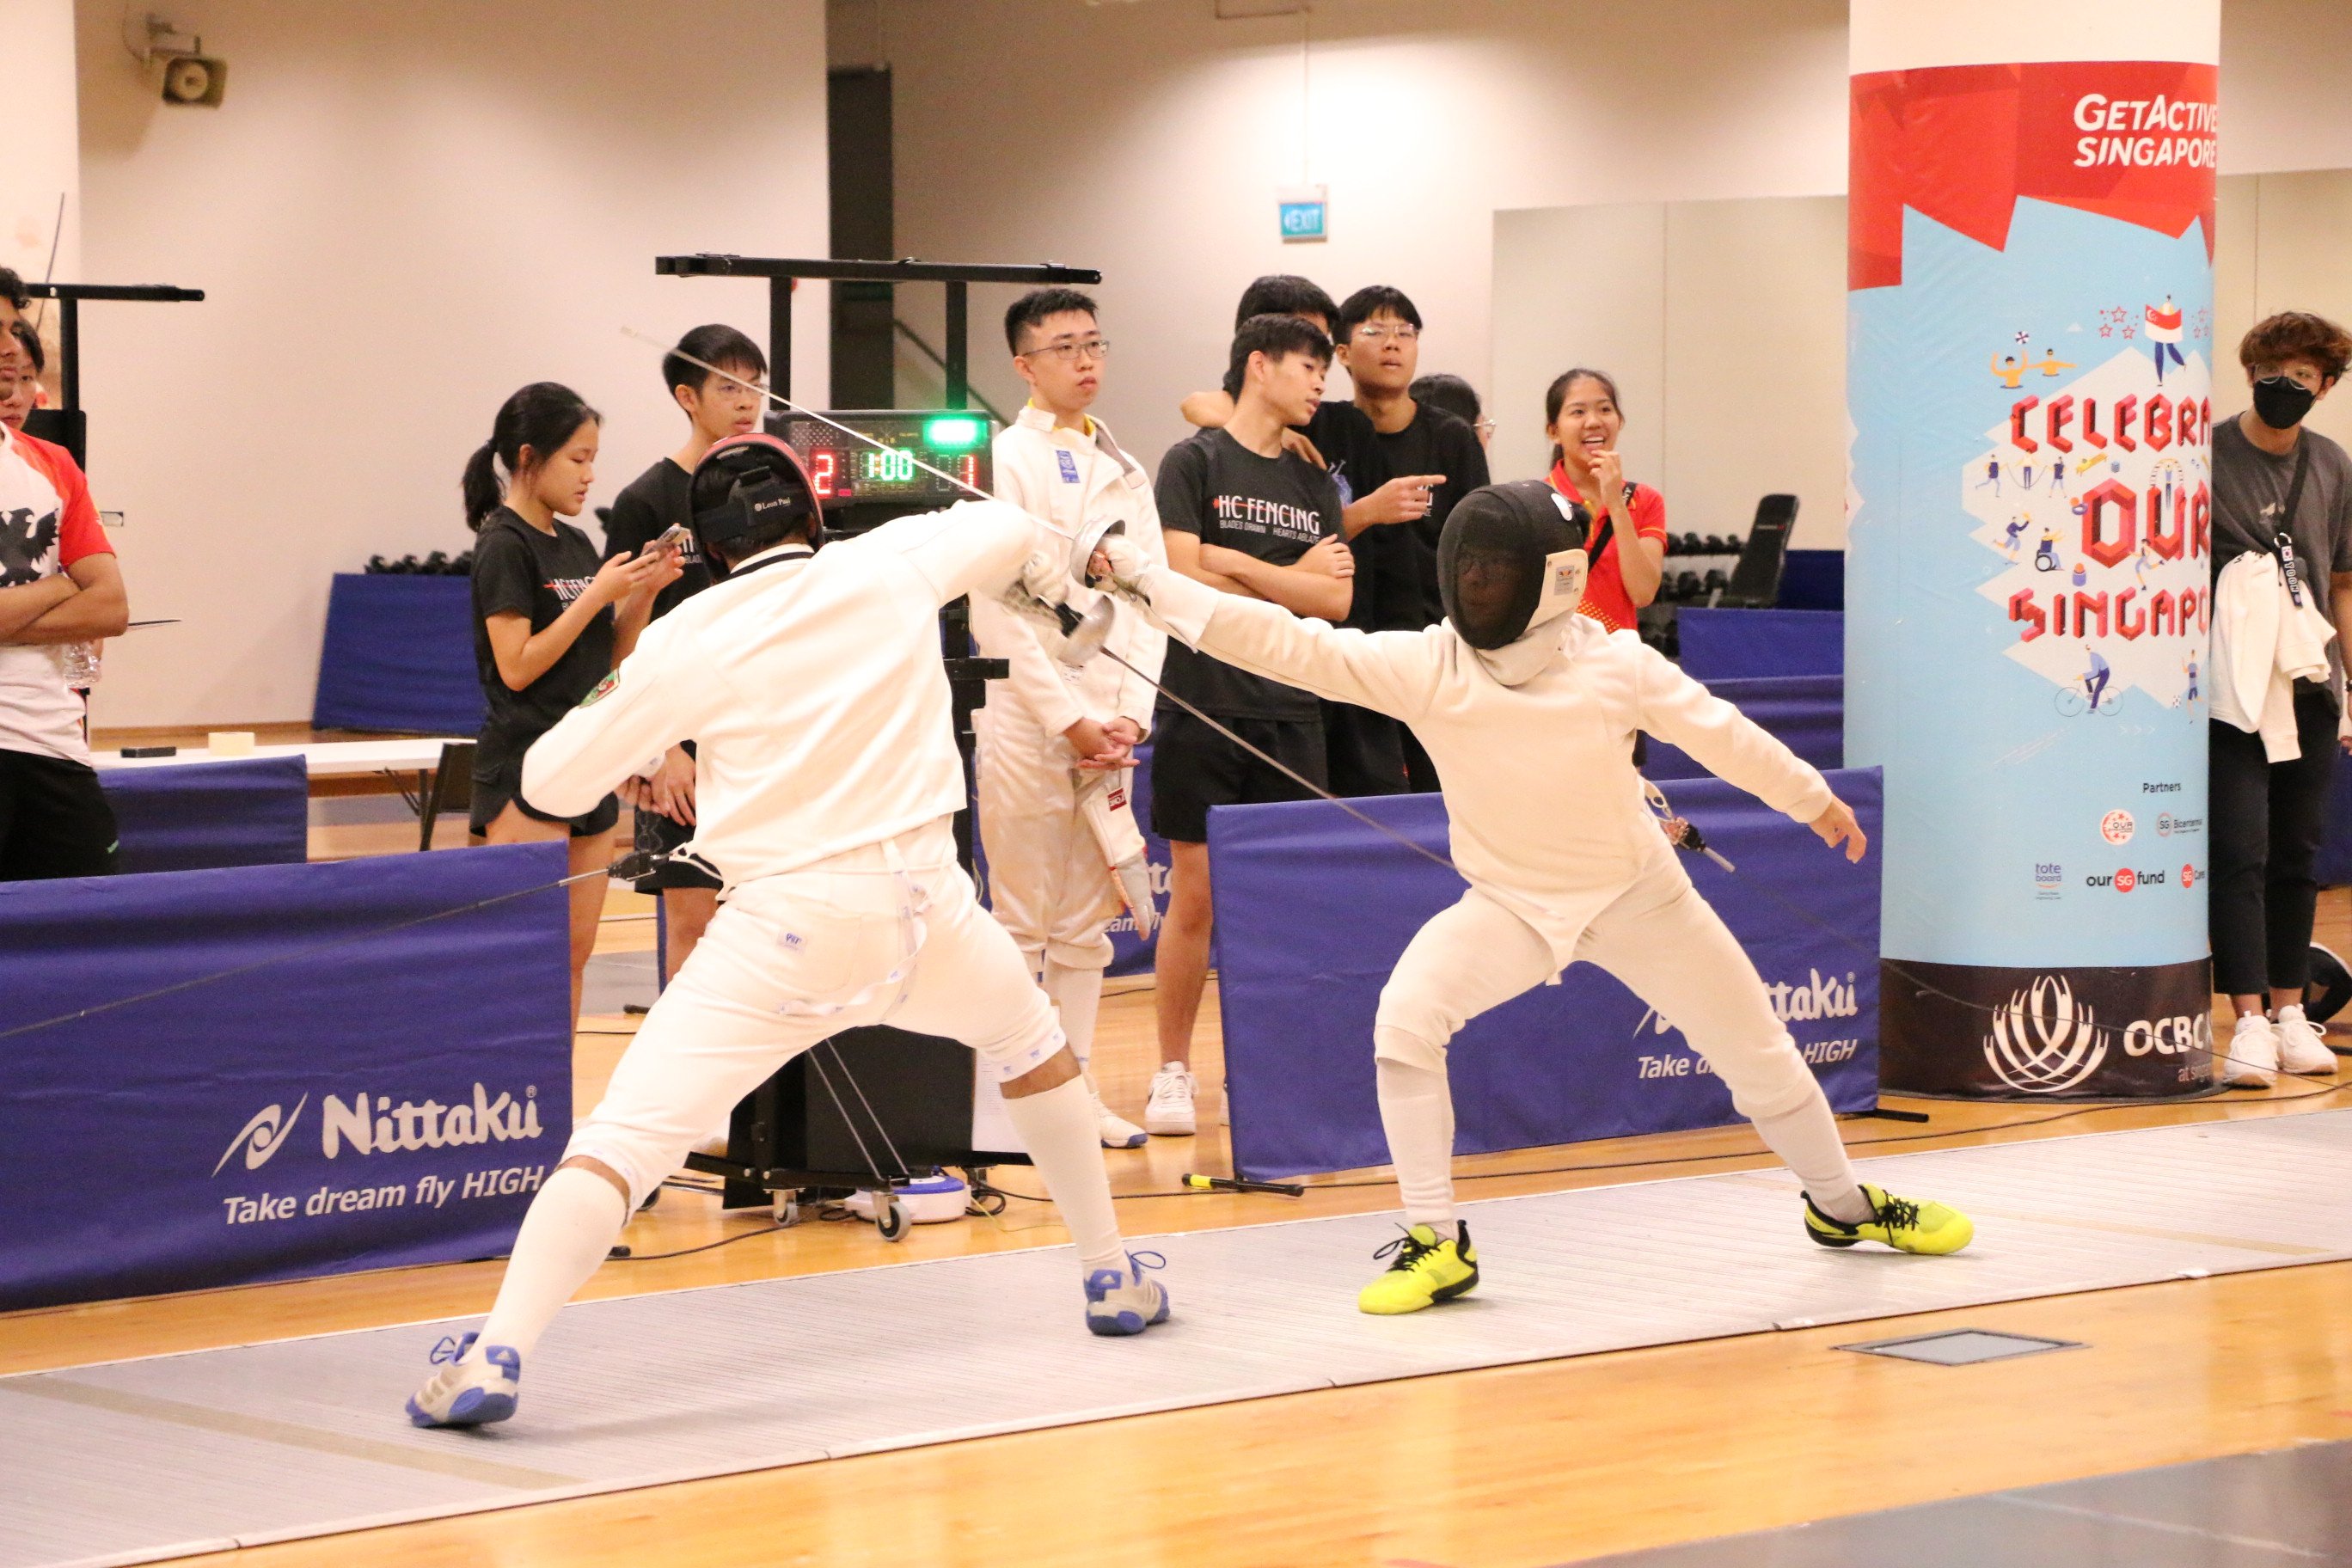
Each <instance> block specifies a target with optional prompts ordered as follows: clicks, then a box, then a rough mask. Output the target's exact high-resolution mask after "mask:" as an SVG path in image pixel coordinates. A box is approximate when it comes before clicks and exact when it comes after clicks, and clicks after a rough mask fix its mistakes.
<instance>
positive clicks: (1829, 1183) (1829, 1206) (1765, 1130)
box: [1756, 1088, 1871, 1225]
mask: <svg viewBox="0 0 2352 1568" xmlns="http://www.w3.org/2000/svg"><path fill="white" fill-rule="evenodd" d="M1756 1131H1758V1132H1759V1133H1761V1134H1762V1135H1763V1138H1764V1146H1765V1147H1766V1148H1768V1149H1769V1150H1771V1151H1772V1152H1774V1153H1775V1154H1778V1155H1780V1161H1781V1163H1783V1164H1785V1165H1787V1166H1788V1167H1789V1169H1790V1170H1792V1171H1794V1172H1796V1173H1797V1179H1798V1180H1799V1181H1801V1182H1802V1183H1804V1184H1805V1192H1806V1194H1807V1195H1808V1196H1810V1197H1811V1199H1812V1200H1813V1203H1814V1205H1816V1206H1817V1207H1819V1208H1820V1209H1821V1211H1822V1213H1823V1214H1825V1215H1829V1216H1830V1217H1831V1218H1832V1219H1842V1220H1843V1221H1845V1222H1846V1223H1847V1224H1848V1225H1853V1224H1857V1223H1859V1222H1860V1221H1863V1220H1865V1219H1868V1218H1869V1217H1870V1212H1871V1211H1870V1200H1869V1199H1868V1198H1865V1197H1864V1196H1863V1195H1862V1184H1860V1183H1859V1182H1857V1181H1855V1180H1854V1174H1853V1162H1852V1161H1851V1160H1848V1159H1847V1158H1846V1153H1845V1140H1844V1139H1843V1138H1841V1137H1839V1136H1838V1129H1837V1118H1836V1117H1835V1116H1834V1115H1832V1113H1831V1110H1830V1102H1829V1100H1828V1099H1827V1097H1825V1096H1824V1095H1823V1094H1822V1091H1821V1090H1820V1089H1818V1088H1816V1089H1814V1090H1813V1092H1812V1094H1811V1096H1810V1097H1809V1098H1808V1099H1807V1100H1805V1102H1804V1103H1803V1104H1801V1105H1800V1106H1798V1107H1797V1109H1796V1110H1784V1111H1782V1112H1781V1113H1780V1115H1778V1116H1759V1117H1758V1118H1757V1119H1756Z"/></svg>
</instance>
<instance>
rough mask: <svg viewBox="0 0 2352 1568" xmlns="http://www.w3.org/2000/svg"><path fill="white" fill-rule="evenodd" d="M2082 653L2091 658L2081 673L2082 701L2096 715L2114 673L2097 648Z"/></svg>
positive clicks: (2079, 569) (2076, 568)
mask: <svg viewBox="0 0 2352 1568" xmlns="http://www.w3.org/2000/svg"><path fill="white" fill-rule="evenodd" d="M2074 570H2075V571H2077V572H2080V571H2081V570H2082V568H2081V567H2080V566H2077V567H2075V568H2074ZM2083 651H2084V652H2085V653H2087V654H2089V655H2090V657H2091V667H2090V668H2088V669H2086V670H2084V672H2083V700H2084V702H2086V703H2088V704H2089V705H2090V710H2091V711H2092V712H2094V713H2096V712H2097V711H2098V710H2099V702H2100V700H2102V699H2103V698H2105V696H2106V694H2107V682H2108V681H2110V680H2112V679H2115V671H2114V670H2113V669H2112V668H2109V667H2108V664H2107V661H2106V659H2105V657H2104V656H2103V655H2101V653H2100V652H2099V650H2098V649H2097V648H2095V647H2094V648H2085V649H2084V650H2083Z"/></svg>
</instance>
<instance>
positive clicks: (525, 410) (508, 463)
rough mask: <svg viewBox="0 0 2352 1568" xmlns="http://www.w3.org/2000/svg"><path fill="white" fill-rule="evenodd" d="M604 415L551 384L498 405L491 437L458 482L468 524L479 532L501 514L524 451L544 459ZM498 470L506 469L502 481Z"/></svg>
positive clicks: (530, 388)
mask: <svg viewBox="0 0 2352 1568" xmlns="http://www.w3.org/2000/svg"><path fill="white" fill-rule="evenodd" d="M603 421H604V416H603V415H601V414H599V413H597V412H596V411H595V410H594V409H593V408H591V407H589V406H588V405H587V404H586V402H584V401H583V399H582V398H581V395H579V394H578V393H576V392H574V391H572V389H571V388H570V387H568V386H564V385H562V384H558V383H556V382H552V381H534V382H532V383H531V384H530V385H529V386H526V387H524V388H523V389H522V390H521V391H520V392H518V393H516V394H515V395H513V396H511V397H509V398H508V399H507V400H506V401H505V402H504V403H501V404H499V416H498V417H497V418H496V419H494V420H492V421H491V422H490V438H489V439H488V440H487V441H485V442H483V443H482V444H481V445H480V446H478V447H475V448H474V455H473V456H472V457H470V458H467V459H466V475H465V478H464V479H461V480H459V481H458V489H460V490H461V491H462V492H463V494H464V496H465V500H466V526H467V528H469V529H471V530H473V531H475V532H476V533H479V532H480V531H482V524H483V523H484V522H485V521H488V518H489V515H490V513H492V512H494V511H496V510H499V503H500V502H501V501H503V500H505V499H506V485H507V484H510V483H512V482H513V481H514V479H517V478H518V477H519V476H520V473H521V471H522V467H523V459H522V453H523V448H524V447H530V453H531V456H532V457H533V458H545V457H546V456H547V455H548V454H549V453H551V452H553V451H555V450H557V449H558V448H560V447H562V445H563V444H564V443H565V442H566V441H569V440H571V439H572V432H573V431H575V430H577V429H579V428H580V426H583V425H587V424H591V423H595V424H601V423H603ZM501 467H503V468H505V469H506V479H505V480H504V481H503V482H502V481H501V480H500V479H499V468H501Z"/></svg>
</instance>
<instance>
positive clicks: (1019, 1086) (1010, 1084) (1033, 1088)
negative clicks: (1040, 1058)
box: [998, 1046, 1080, 1100]
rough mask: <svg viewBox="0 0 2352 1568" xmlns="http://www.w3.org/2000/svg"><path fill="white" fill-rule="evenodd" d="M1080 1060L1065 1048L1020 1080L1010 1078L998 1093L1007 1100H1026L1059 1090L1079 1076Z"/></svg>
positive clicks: (1030, 1070)
mask: <svg viewBox="0 0 2352 1568" xmlns="http://www.w3.org/2000/svg"><path fill="white" fill-rule="evenodd" d="M1079 1070H1080V1069H1079V1068H1078V1058H1077V1056H1076V1053H1075V1052H1073V1051H1072V1050H1071V1049H1070V1047H1067V1046H1064V1047H1062V1048H1061V1049H1060V1050H1058V1051H1056V1052H1055V1053H1054V1055H1053V1056H1051V1057H1049V1058H1046V1060H1045V1063H1044V1064H1043V1065H1041V1066H1038V1067H1034V1068H1030V1069H1029V1070H1028V1071H1027V1072H1024V1073H1023V1074H1022V1075H1021V1076H1020V1077H1019V1078H1009V1079H1005V1080H1004V1082H1003V1084H1002V1085H1000V1086H999V1088H998V1092H999V1093H1001V1094H1003V1096H1004V1098H1005V1099H1007V1100H1025V1099H1027V1098H1028V1097H1029V1096H1030V1095H1033V1094H1043V1093H1045V1091H1046V1090H1047V1089H1059V1088H1061V1087H1062V1086H1063V1085H1064V1084H1066V1083H1067V1082H1069V1081H1070V1080H1071V1079H1074V1078H1076V1077H1077V1076H1078V1072H1079Z"/></svg>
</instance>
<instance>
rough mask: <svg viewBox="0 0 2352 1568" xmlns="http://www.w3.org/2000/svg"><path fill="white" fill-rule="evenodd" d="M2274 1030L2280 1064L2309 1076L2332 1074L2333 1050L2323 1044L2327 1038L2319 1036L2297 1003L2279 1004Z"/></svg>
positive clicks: (2334, 1060)
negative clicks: (2280, 1005)
mask: <svg viewBox="0 0 2352 1568" xmlns="http://www.w3.org/2000/svg"><path fill="white" fill-rule="evenodd" d="M2274 1032H2275V1033H2276V1034H2277V1036H2278V1063H2279V1066H2280V1068H2283V1069H2284V1070H2285V1071H2287V1072H2292V1073H2303V1074H2305V1075H2306V1076H2308V1077H2312V1078H2334V1077H2335V1076H2336V1053H2335V1052H2334V1051H2331V1050H2329V1049H2328V1048H2327V1042H2326V1040H2324V1039H2322V1038H2321V1037H2320V1034H2319V1026H2317V1025H2316V1024H2314V1023H2313V1022H2312V1021H2311V1020H2310V1019H2308V1018H2306V1017H2305V1016H2303V1009H2302V1008H2301V1007H2300V1006H2297V1005H2288V1006H2284V1007H2282V1008H2280V1009H2279V1010H2278V1015H2277V1023H2276V1026H2275V1030H2274Z"/></svg>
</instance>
